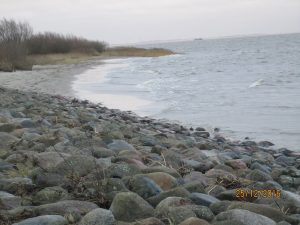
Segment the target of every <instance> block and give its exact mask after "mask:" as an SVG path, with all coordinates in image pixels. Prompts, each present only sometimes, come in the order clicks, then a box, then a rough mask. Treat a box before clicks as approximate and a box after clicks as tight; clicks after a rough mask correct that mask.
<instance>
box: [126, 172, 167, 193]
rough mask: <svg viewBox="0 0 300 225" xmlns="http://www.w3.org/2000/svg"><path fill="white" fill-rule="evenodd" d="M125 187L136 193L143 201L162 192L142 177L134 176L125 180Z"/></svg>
mask: <svg viewBox="0 0 300 225" xmlns="http://www.w3.org/2000/svg"><path fill="white" fill-rule="evenodd" d="M126 186H127V188H128V189H129V190H130V191H132V192H135V193H137V194H138V195H139V196H141V197H142V198H143V199H147V198H150V197H152V196H155V195H157V194H159V193H160V192H162V189H161V188H160V187H159V186H158V185H157V184H156V183H155V182H154V181H153V180H152V179H150V178H148V177H146V176H144V175H135V176H133V177H132V178H129V179H127V182H126Z"/></svg>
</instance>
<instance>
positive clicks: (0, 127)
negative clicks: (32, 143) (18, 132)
mask: <svg viewBox="0 0 300 225" xmlns="http://www.w3.org/2000/svg"><path fill="white" fill-rule="evenodd" d="M14 129H16V126H15V125H14V124H12V123H3V124H0V132H7V133H10V132H12V131H13V130H14Z"/></svg>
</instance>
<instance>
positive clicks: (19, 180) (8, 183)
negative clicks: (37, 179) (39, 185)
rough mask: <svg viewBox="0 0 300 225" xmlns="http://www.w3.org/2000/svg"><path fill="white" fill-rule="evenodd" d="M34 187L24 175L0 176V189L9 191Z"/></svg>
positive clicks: (14, 191) (20, 190) (19, 190)
mask: <svg viewBox="0 0 300 225" xmlns="http://www.w3.org/2000/svg"><path fill="white" fill-rule="evenodd" d="M33 187H34V185H33V184H32V180H31V179H29V178H24V177H15V178H7V179H6V178H2V179H1V178H0V190H3V191H7V192H10V193H16V192H22V191H26V190H31V189H32V188H33Z"/></svg>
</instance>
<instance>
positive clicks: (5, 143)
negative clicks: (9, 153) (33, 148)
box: [0, 132, 19, 149]
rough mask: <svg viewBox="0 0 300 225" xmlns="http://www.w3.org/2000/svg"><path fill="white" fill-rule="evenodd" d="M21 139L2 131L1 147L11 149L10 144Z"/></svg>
mask: <svg viewBox="0 0 300 225" xmlns="http://www.w3.org/2000/svg"><path fill="white" fill-rule="evenodd" d="M18 140H19V139H18V138H16V137H15V136H13V135H10V134H8V133H5V132H0V149H1V148H3V149H10V145H11V144H12V143H14V142H16V141H18Z"/></svg>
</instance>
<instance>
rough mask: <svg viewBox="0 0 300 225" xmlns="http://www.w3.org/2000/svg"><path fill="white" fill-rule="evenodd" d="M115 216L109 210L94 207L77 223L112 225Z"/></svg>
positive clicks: (81, 224)
mask: <svg viewBox="0 0 300 225" xmlns="http://www.w3.org/2000/svg"><path fill="white" fill-rule="evenodd" d="M114 224H115V218H114V216H113V214H112V212H111V211H109V210H106V209H101V208H99V209H94V210H93V211H91V212H89V213H88V214H86V215H85V216H84V217H83V218H82V220H81V221H80V223H79V225H114Z"/></svg>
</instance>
